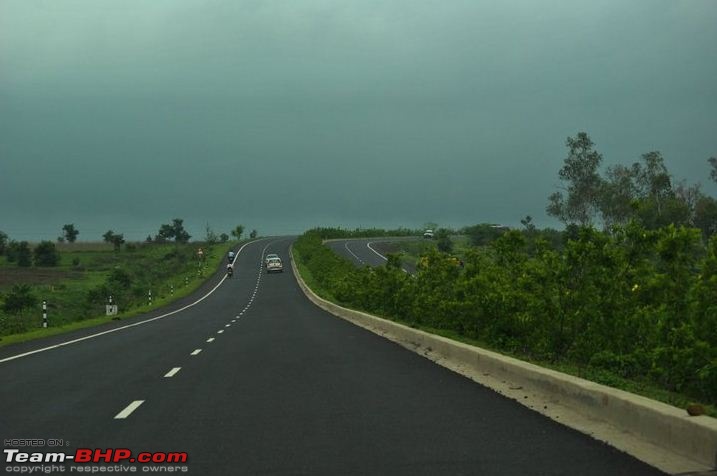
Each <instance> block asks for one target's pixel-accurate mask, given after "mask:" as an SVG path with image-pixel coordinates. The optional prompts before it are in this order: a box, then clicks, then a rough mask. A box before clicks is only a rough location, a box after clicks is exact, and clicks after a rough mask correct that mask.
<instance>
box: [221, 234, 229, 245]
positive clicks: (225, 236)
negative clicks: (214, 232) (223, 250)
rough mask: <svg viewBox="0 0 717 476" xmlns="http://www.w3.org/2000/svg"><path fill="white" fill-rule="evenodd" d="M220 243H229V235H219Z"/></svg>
mask: <svg viewBox="0 0 717 476" xmlns="http://www.w3.org/2000/svg"><path fill="white" fill-rule="evenodd" d="M219 241H221V242H222V243H226V242H227V241H229V235H227V234H226V233H222V234H221V235H219Z"/></svg>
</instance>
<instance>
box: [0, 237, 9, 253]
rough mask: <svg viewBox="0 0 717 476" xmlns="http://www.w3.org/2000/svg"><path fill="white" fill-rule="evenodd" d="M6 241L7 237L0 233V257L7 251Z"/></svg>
mask: <svg viewBox="0 0 717 476" xmlns="http://www.w3.org/2000/svg"><path fill="white" fill-rule="evenodd" d="M7 240H8V237H7V235H6V234H5V233H3V232H2V231H0V256H2V255H4V254H5V251H6V250H7Z"/></svg>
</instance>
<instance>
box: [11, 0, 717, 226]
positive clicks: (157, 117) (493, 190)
mask: <svg viewBox="0 0 717 476" xmlns="http://www.w3.org/2000/svg"><path fill="white" fill-rule="evenodd" d="M716 25H717V2H716V1H714V0H598V1H595V0H592V1H585V0H570V1H568V0H560V1H558V0H541V1H535V0H500V1H499V0H494V1H483V0H465V1H463V0H450V1H445V0H440V1H439V0H434V1H425V0H390V1H387V0H344V1H337V0H291V1H286V0H284V1H273V0H256V1H249V0H242V1H239V0H204V1H199V0H152V1H147V0H0V230H3V231H5V232H6V233H8V234H9V235H10V236H11V237H12V238H16V239H30V240H37V239H41V238H53V237H55V236H57V235H59V234H60V228H61V226H62V225H63V224H65V223H75V225H76V226H77V227H78V228H79V230H80V239H84V240H94V239H99V238H100V236H101V234H102V233H104V232H105V231H106V230H107V229H108V228H113V229H114V230H115V231H117V232H124V233H125V235H126V236H129V237H132V238H143V237H144V236H146V234H147V233H153V234H154V233H156V231H157V229H158V228H159V225H160V224H161V223H166V222H169V221H170V220H171V219H172V218H174V217H182V218H184V219H185V223H186V225H187V226H188V228H189V230H190V232H193V234H194V235H196V236H197V237H201V236H203V235H204V227H205V225H206V224H207V223H209V224H210V225H211V226H212V228H214V229H215V230H217V231H219V232H221V231H226V230H228V229H229V228H230V227H231V226H233V225H235V224H237V223H243V224H245V225H246V226H247V227H248V228H249V229H251V228H257V229H258V230H259V231H260V232H261V233H264V234H267V233H293V232H300V231H303V230H304V229H305V228H308V227H311V226H315V225H343V226H372V225H376V226H398V225H404V226H420V225H421V224H423V223H424V222H427V221H434V222H437V223H439V224H443V225H453V226H460V225H467V224H474V223H479V222H496V223H506V224H518V222H519V220H520V218H522V217H523V216H525V215H526V214H530V215H533V216H534V217H535V219H536V221H537V222H538V223H539V224H543V225H548V224H554V222H553V221H552V220H551V219H550V218H548V217H546V215H545V205H546V203H547V196H548V195H549V194H550V193H551V192H553V191H554V190H555V186H556V185H557V183H558V179H557V171H558V169H559V168H560V166H561V164H562V161H563V159H564V158H565V153H566V149H565V139H566V137H567V136H570V135H574V134H576V133H577V132H579V131H586V132H588V133H589V134H590V136H591V137H592V139H593V140H594V142H595V143H596V145H597V148H598V150H600V151H601V152H602V153H603V155H604V157H605V163H606V165H609V164H614V163H618V162H621V163H626V164H627V163H632V162H634V161H636V160H638V159H639V157H640V154H642V153H645V152H648V151H651V150H659V151H661V152H662V153H663V154H664V156H665V158H666V161H667V164H668V167H669V169H670V170H671V172H672V173H673V174H674V175H675V177H676V178H678V179H686V180H688V181H689V182H697V181H700V182H702V184H703V186H704V190H705V191H706V192H708V193H710V194H712V195H717V186H716V185H715V184H714V183H709V181H708V180H707V177H708V166H707V162H706V161H707V159H708V158H709V157H710V156H715V155H717V27H716Z"/></svg>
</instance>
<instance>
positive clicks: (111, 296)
mask: <svg viewBox="0 0 717 476" xmlns="http://www.w3.org/2000/svg"><path fill="white" fill-rule="evenodd" d="M109 304H110V306H111V305H112V295H111V294H110V303H109Z"/></svg>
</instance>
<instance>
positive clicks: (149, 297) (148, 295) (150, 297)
mask: <svg viewBox="0 0 717 476" xmlns="http://www.w3.org/2000/svg"><path fill="white" fill-rule="evenodd" d="M147 298H148V300H149V305H150V306H151V305H152V290H151V289H150V290H149V293H147Z"/></svg>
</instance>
